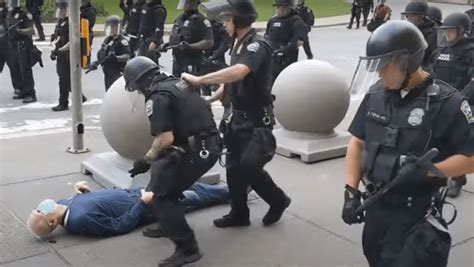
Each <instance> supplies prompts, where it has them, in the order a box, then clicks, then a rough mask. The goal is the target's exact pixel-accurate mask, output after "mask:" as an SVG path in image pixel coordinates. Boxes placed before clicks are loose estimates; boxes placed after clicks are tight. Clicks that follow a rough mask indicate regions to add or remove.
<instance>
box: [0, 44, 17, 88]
mask: <svg viewBox="0 0 474 267" xmlns="http://www.w3.org/2000/svg"><path fill="white" fill-rule="evenodd" d="M12 53H13V52H12V47H11V43H10V42H9V41H8V39H6V37H4V38H1V39H0V71H2V72H3V70H4V68H5V65H7V66H8V68H9V69H10V78H11V81H12V86H13V89H14V91H15V92H17V93H20V88H21V80H19V79H18V77H17V76H16V75H15V73H17V72H18V71H19V70H18V68H19V65H18V62H16V61H15V60H14V57H12Z"/></svg>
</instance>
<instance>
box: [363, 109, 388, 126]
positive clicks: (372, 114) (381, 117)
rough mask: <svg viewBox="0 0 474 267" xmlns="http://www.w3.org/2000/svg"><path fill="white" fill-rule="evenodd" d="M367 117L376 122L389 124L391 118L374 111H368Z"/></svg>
mask: <svg viewBox="0 0 474 267" xmlns="http://www.w3.org/2000/svg"><path fill="white" fill-rule="evenodd" d="M367 117H369V118H371V119H373V120H374V121H377V122H380V123H383V124H387V123H388V121H389V118H388V116H387V115H383V114H379V113H376V112H374V111H370V110H369V111H367Z"/></svg>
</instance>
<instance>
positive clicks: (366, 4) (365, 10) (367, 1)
mask: <svg viewBox="0 0 474 267" xmlns="http://www.w3.org/2000/svg"><path fill="white" fill-rule="evenodd" d="M362 4H363V5H362V15H363V16H364V21H363V22H362V26H364V27H365V26H367V19H368V18H369V14H370V12H371V11H372V13H373V12H374V0H363V3H362Z"/></svg>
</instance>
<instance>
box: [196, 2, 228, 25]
mask: <svg viewBox="0 0 474 267" xmlns="http://www.w3.org/2000/svg"><path fill="white" fill-rule="evenodd" d="M202 7H203V9H204V12H206V14H207V16H208V17H209V18H210V19H213V20H217V21H223V20H224V19H225V17H226V16H231V15H233V14H234V11H235V10H234V8H233V7H232V5H230V4H229V2H228V1H227V0H211V1H208V2H205V3H202Z"/></svg>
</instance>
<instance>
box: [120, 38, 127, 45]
mask: <svg viewBox="0 0 474 267" xmlns="http://www.w3.org/2000/svg"><path fill="white" fill-rule="evenodd" d="M120 42H121V43H122V45H124V46H127V45H128V41H127V39H122V41H120Z"/></svg>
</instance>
